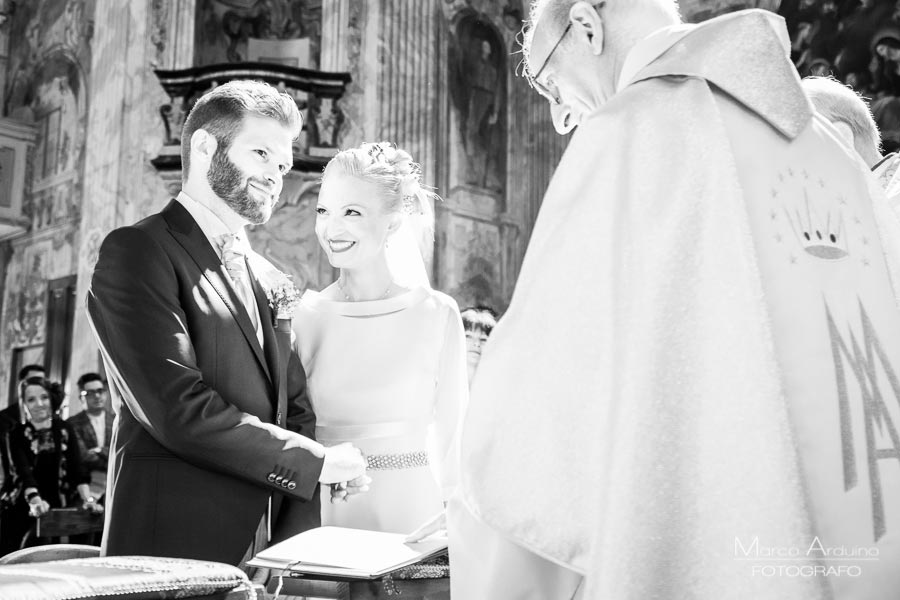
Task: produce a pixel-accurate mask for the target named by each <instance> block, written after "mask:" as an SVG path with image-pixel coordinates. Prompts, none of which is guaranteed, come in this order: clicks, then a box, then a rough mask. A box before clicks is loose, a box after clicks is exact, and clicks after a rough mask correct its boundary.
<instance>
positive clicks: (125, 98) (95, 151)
mask: <svg viewBox="0 0 900 600" xmlns="http://www.w3.org/2000/svg"><path fill="white" fill-rule="evenodd" d="M95 10H96V12H95V21H96V26H95V28H94V32H95V33H94V38H93V40H92V47H93V54H92V64H91V85H90V86H89V100H88V106H89V113H88V127H87V131H88V139H87V144H86V148H87V150H86V156H85V166H84V192H83V197H84V202H83V206H82V219H81V226H80V230H79V236H78V239H79V251H78V291H77V295H78V300H77V302H78V305H79V306H80V307H82V306H83V303H84V299H85V297H86V295H87V291H88V288H89V286H90V280H91V275H92V273H93V269H94V264H95V263H96V260H97V252H98V250H99V247H100V243H101V242H102V241H103V238H104V237H105V236H106V234H107V233H109V232H110V231H111V230H112V229H114V228H116V227H119V226H122V225H126V224H131V223H133V222H135V221H137V220H138V219H140V218H141V217H143V216H146V215H148V214H151V213H153V212H155V211H157V210H159V209H160V208H161V207H162V206H163V205H164V204H165V202H166V201H167V197H166V196H165V192H164V190H165V186H164V184H163V182H162V181H161V180H160V178H159V177H158V175H157V174H156V172H155V169H153V167H152V166H151V165H150V158H151V157H154V156H156V155H157V154H158V151H159V147H160V145H161V139H160V137H159V135H158V130H159V125H158V120H159V116H158V112H157V111H158V107H159V106H160V105H161V104H163V103H164V102H165V99H166V96H165V94H164V93H163V91H162V88H161V87H160V86H159V84H158V83H157V81H156V77H155V76H154V75H153V72H152V71H151V70H150V69H148V68H147V66H148V65H149V64H151V63H152V62H155V61H157V60H163V61H172V62H173V63H175V64H179V65H180V64H190V62H191V60H192V58H193V57H192V56H191V53H190V47H191V45H192V43H193V18H192V17H191V16H190V15H192V14H193V10H194V1H193V0H189V1H184V2H182V1H178V0H171V1H168V0H157V1H154V2H120V1H119V0H97V2H96V9H95ZM179 20H181V21H179ZM176 21H178V23H177V25H176V24H174V23H175V22H176ZM160 22H164V23H168V24H169V25H167V28H161V27H160ZM173 26H174V27H175V28H174V29H171V27H173ZM162 29H166V32H165V34H164V35H163V34H161V33H160V31H161V30H162ZM99 366H100V365H99V358H98V353H97V347H96V344H95V342H94V338H93V334H92V333H91V330H90V326H89V323H88V321H87V317H86V312H85V311H84V310H78V311H77V313H76V316H75V326H74V332H73V342H72V363H71V368H72V373H73V375H74V376H75V377H77V376H78V374H80V373H82V372H84V371H95V370H97V369H98V368H99Z"/></svg>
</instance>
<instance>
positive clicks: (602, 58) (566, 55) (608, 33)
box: [522, 0, 681, 134]
mask: <svg viewBox="0 0 900 600" xmlns="http://www.w3.org/2000/svg"><path fill="white" fill-rule="evenodd" d="M680 20H681V19H680V17H679V15H678V4H677V2H676V1H675V0H604V1H601V2H596V3H593V4H592V3H590V2H586V1H584V0H534V1H533V2H532V5H531V15H530V17H529V19H528V23H527V24H526V26H525V36H524V41H523V44H522V50H523V53H524V55H525V75H526V77H528V79H529V81H530V82H531V84H532V86H533V87H534V88H535V89H536V90H537V91H538V92H539V93H540V94H541V95H542V96H544V97H545V98H546V99H547V101H548V102H549V103H550V111H551V113H552V115H553V125H554V127H556V131H557V132H558V133H560V134H566V133H568V132H569V131H571V130H572V129H574V128H575V127H577V126H578V124H579V123H581V121H582V119H583V118H584V117H585V116H587V115H589V114H590V113H592V112H594V111H595V110H596V109H597V108H599V107H600V106H601V105H603V104H604V103H605V102H606V101H607V100H609V98H610V97H612V95H613V94H614V93H615V87H616V82H617V80H618V77H619V73H620V72H621V70H622V65H623V63H624V62H625V57H626V56H627V55H628V52H629V51H630V50H631V49H632V47H634V45H635V44H636V43H637V42H638V41H639V40H641V39H643V38H645V37H647V36H648V35H650V34H651V33H653V32H654V31H656V30H657V29H660V28H661V27H665V26H667V25H672V24H675V23H678V22H680Z"/></svg>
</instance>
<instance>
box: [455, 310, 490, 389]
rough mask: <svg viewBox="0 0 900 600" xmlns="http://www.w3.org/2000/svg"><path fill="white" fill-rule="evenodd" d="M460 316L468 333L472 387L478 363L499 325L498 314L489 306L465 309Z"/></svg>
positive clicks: (467, 364) (467, 347)
mask: <svg viewBox="0 0 900 600" xmlns="http://www.w3.org/2000/svg"><path fill="white" fill-rule="evenodd" d="M459 316H460V317H461V318H462V323H463V329H464V330H465V332H466V366H467V367H468V373H469V386H471V385H472V381H473V380H474V378H475V371H476V370H477V369H478V363H479V362H480V361H481V351H482V349H483V348H484V345H485V343H487V339H488V337H489V336H490V335H491V331H493V330H494V327H496V325H497V313H495V312H494V310H493V309H492V308H490V307H487V306H470V307H468V308H464V309H463V310H462V311H461V312H460V313H459Z"/></svg>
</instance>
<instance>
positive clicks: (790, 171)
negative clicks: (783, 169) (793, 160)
mask: <svg viewBox="0 0 900 600" xmlns="http://www.w3.org/2000/svg"><path fill="white" fill-rule="evenodd" d="M788 175H790V176H791V177H793V176H794V170H793V169H792V168H790V167H788Z"/></svg>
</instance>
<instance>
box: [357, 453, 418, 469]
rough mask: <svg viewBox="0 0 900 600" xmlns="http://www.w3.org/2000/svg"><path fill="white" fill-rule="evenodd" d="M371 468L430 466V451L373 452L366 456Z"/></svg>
mask: <svg viewBox="0 0 900 600" xmlns="http://www.w3.org/2000/svg"><path fill="white" fill-rule="evenodd" d="M366 462H367V463H369V468H370V469H372V470H388V469H412V468H415V467H427V466H428V453H427V452H425V451H424V450H420V451H418V452H403V453H402V454H373V455H370V456H367V457H366Z"/></svg>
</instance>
